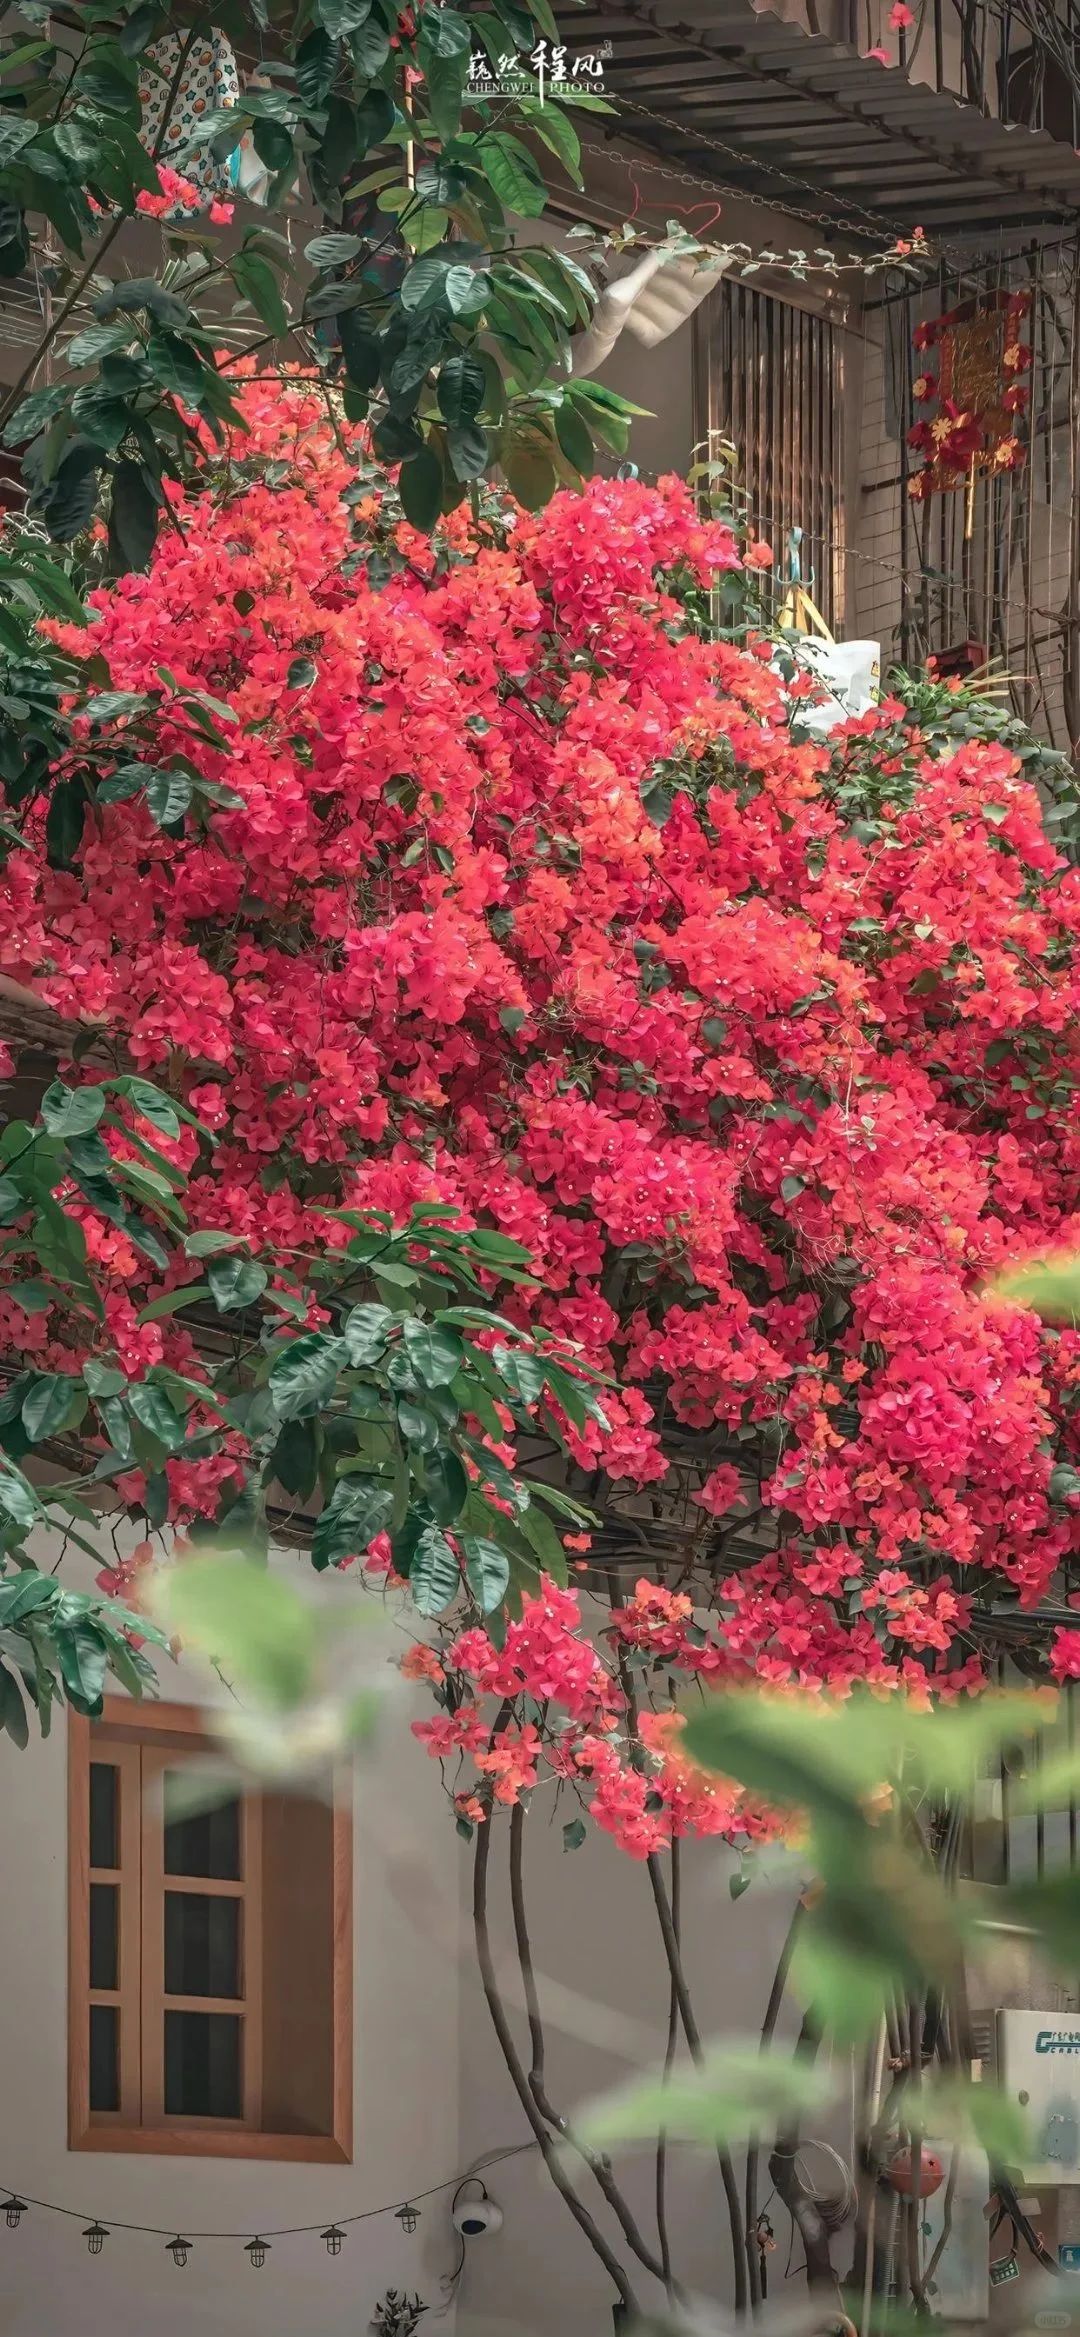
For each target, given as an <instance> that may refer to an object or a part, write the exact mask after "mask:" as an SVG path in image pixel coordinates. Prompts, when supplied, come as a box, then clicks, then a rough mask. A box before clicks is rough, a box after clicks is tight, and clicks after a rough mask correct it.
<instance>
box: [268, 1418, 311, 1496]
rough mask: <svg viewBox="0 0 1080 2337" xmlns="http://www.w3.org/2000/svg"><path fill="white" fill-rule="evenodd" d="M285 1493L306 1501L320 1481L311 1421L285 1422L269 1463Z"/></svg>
mask: <svg viewBox="0 0 1080 2337" xmlns="http://www.w3.org/2000/svg"><path fill="white" fill-rule="evenodd" d="M270 1466H271V1470H272V1472H273V1475H274V1476H275V1477H276V1478H277V1481H278V1484H279V1485H280V1486H281V1487H282V1489H283V1491H284V1492H286V1493H292V1494H295V1496H296V1498H297V1500H298V1501H309V1500H310V1499H311V1495H312V1494H313V1493H314V1491H315V1487H316V1485H317V1484H318V1481H319V1434H318V1430H317V1428H316V1425H315V1422H314V1421H313V1420H287V1421H286V1422H285V1425H284V1427H283V1429H282V1431H281V1434H280V1436H279V1437H278V1440H277V1443H276V1445H275V1446H274V1450H273V1453H272V1455H271V1461H270Z"/></svg>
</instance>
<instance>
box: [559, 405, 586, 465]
mask: <svg viewBox="0 0 1080 2337" xmlns="http://www.w3.org/2000/svg"><path fill="white" fill-rule="evenodd" d="M555 436H556V438H557V439H558V441H559V445H560V446H561V448H562V451H563V453H564V455H565V456H566V459H567V462H568V463H569V464H570V466H571V469H572V470H575V471H577V473H578V475H579V477H581V478H583V479H591V478H592V475H593V471H594V470H595V468H596V457H595V454H594V451H593V442H592V439H591V437H590V435H589V432H588V430H587V428H586V426H585V423H584V422H583V420H582V418H581V415H580V414H579V413H578V412H577V410H576V408H575V407H573V406H571V405H568V404H567V403H566V401H565V400H564V401H563V403H562V405H561V406H556V408H555Z"/></svg>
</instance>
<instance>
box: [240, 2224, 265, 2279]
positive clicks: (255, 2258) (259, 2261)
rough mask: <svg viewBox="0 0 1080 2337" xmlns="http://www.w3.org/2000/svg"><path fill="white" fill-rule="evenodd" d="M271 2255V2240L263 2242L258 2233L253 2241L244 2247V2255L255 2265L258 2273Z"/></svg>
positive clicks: (249, 2241)
mask: <svg viewBox="0 0 1080 2337" xmlns="http://www.w3.org/2000/svg"><path fill="white" fill-rule="evenodd" d="M269 2253H270V2242H269V2240H261V2239H260V2238H259V2235H258V2233H256V2235H255V2238H254V2239H253V2240H248V2241H247V2242H246V2244H245V2247H244V2254H245V2256H246V2257H247V2258H248V2260H249V2262H250V2263H251V2264H252V2265H254V2268H255V2270H256V2272H258V2271H260V2270H261V2268H262V2266H263V2265H264V2264H265V2262H266V2259H267V2256H268V2255H269Z"/></svg>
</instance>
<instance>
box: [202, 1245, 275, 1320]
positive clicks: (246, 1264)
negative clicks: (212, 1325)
mask: <svg viewBox="0 0 1080 2337" xmlns="http://www.w3.org/2000/svg"><path fill="white" fill-rule="evenodd" d="M206 1278H207V1281H208V1282H209V1284H210V1288H211V1290H212V1292H213V1294H214V1304H215V1306H216V1307H217V1309H218V1312H219V1314H223V1315H226V1314H232V1313H234V1312H235V1311H236V1310H237V1309H238V1308H239V1307H244V1306H254V1304H255V1301H256V1299H257V1298H261V1297H262V1294H263V1291H264V1290H265V1288H266V1284H267V1280H268V1276H267V1272H266V1268H265V1266H260V1265H259V1263H258V1260H257V1259H255V1258H244V1257H237V1256H236V1255H235V1254H233V1255H231V1256H225V1257H216V1258H211V1261H210V1264H209V1267H208V1268H207V1277H206Z"/></svg>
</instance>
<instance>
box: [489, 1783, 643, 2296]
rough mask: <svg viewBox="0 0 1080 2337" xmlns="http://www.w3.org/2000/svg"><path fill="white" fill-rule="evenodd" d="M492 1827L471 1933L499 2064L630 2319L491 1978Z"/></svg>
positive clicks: (629, 2292) (619, 2280)
mask: <svg viewBox="0 0 1080 2337" xmlns="http://www.w3.org/2000/svg"><path fill="white" fill-rule="evenodd" d="M491 1823H492V1821H491V1819H490V1818H486V1819H485V1821H484V1823H483V1825H481V1826H478V1827H477V1829H476V1853H475V1857H474V1861H473V1933H474V1936H475V1940H476V1957H477V1962H478V1964H479V1966H480V1978H481V1982H482V1984H483V1990H484V1995H485V1997H486V1999H487V2008H488V2011H489V2013H490V2014H491V2021H492V2026H493V2028H494V2030H495V2034H496V2037H497V2038H498V2040H499V2047H500V2050H501V2052H502V2057H503V2060H504V2061H505V2063H506V2066H507V2069H508V2070H509V2072H510V2077H511V2080H512V2083H513V2086H514V2091H515V2093H516V2094H517V2097H518V2100H519V2102H520V2103H521V2107H522V2109H523V2110H524V2112H525V2116H526V2118H527V2119H528V2121H529V2125H530V2126H531V2128H532V2131H533V2134H534V2136H535V2138H536V2142H537V2144H538V2147H539V2149H540V2152H541V2154H542V2157H543V2160H544V2164H545V2166H546V2167H547V2170H548V2173H549V2175H550V2176H551V2180H552V2182H553V2183H554V2185H555V2188H556V2190H557V2191H558V2192H559V2194H560V2196H561V2197H562V2198H563V2199H564V2200H565V2201H566V2204H567V2207H568V2208H569V2210H570V2213H571V2215H572V2216H573V2218H574V2221H575V2223H577V2224H579V2225H580V2227H581V2229H582V2231H583V2232H584V2234H585V2237H586V2239H587V2240H588V2242H589V2245H590V2247H591V2248H592V2249H593V2251H594V2253H595V2254H596V2255H597V2256H599V2258H600V2262H601V2264H602V2265H603V2267H604V2270H605V2272H606V2273H607V2275H608V2278H609V2279H610V2280H611V2281H612V2282H613V2283H614V2286H615V2288H616V2290H617V2291H618V2295H619V2299H620V2301H621V2303H622V2304H623V2305H624V2306H625V2308H626V2311H627V2313H628V2314H633V2313H636V2311H637V2300H636V2298H635V2296H634V2292H633V2289H632V2288H631V2286H630V2282H629V2280H628V2278H627V2276H626V2273H625V2272H624V2270H623V2267H622V2265H621V2264H620V2262H619V2259H618V2257H617V2256H616V2254H615V2252H614V2250H613V2249H612V2248H611V2247H610V2246H609V2244H608V2241H607V2240H606V2239H605V2237H604V2234H603V2232H602V2231H601V2229H600V2226H599V2224H598V2223H597V2222H596V2219H595V2217H594V2216H592V2215H591V2214H590V2213H589V2210H588V2208H587V2207H586V2206H585V2205H584V2202H583V2201H582V2200H581V2199H579V2198H578V2195H577V2192H576V2191H575V2189H574V2186H573V2184H572V2183H571V2181H570V2178H569V2176H568V2175H567V2173H566V2170H565V2168H564V2166H563V2163H562V2159H561V2157H560V2155H559V2153H558V2151H557V2150H556V2148H555V2145H554V2143H553V2141H552V2138H551V2134H550V2132H549V2130H548V2128H547V2126H546V2125H545V2123H544V2120H543V2118H542V2117H541V2115H540V2112H539V2110H538V2109H537V2107H536V2103H535V2102H534V2100H533V2097H532V2094H531V2092H530V2090H529V2081H528V2078H527V2077H526V2075H525V2069H524V2066H523V2064H522V2061H521V2057H520V2055H519V2053H518V2050H517V2046H516V2045H515V2043H514V2038H513V2033H512V2031H511V2028H510V2023H509V2021H508V2019H507V2017H506V2006H505V2005H504V2003H503V2000H502V1995H501V1992H500V1989H499V1984H498V1980H497V1978H496V1975H495V1963H494V1958H493V1956H492V1953H491V1934H490V1931H489V1928H488V1911H487V1885H488V1866H489V1862H490V1855H491Z"/></svg>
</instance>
